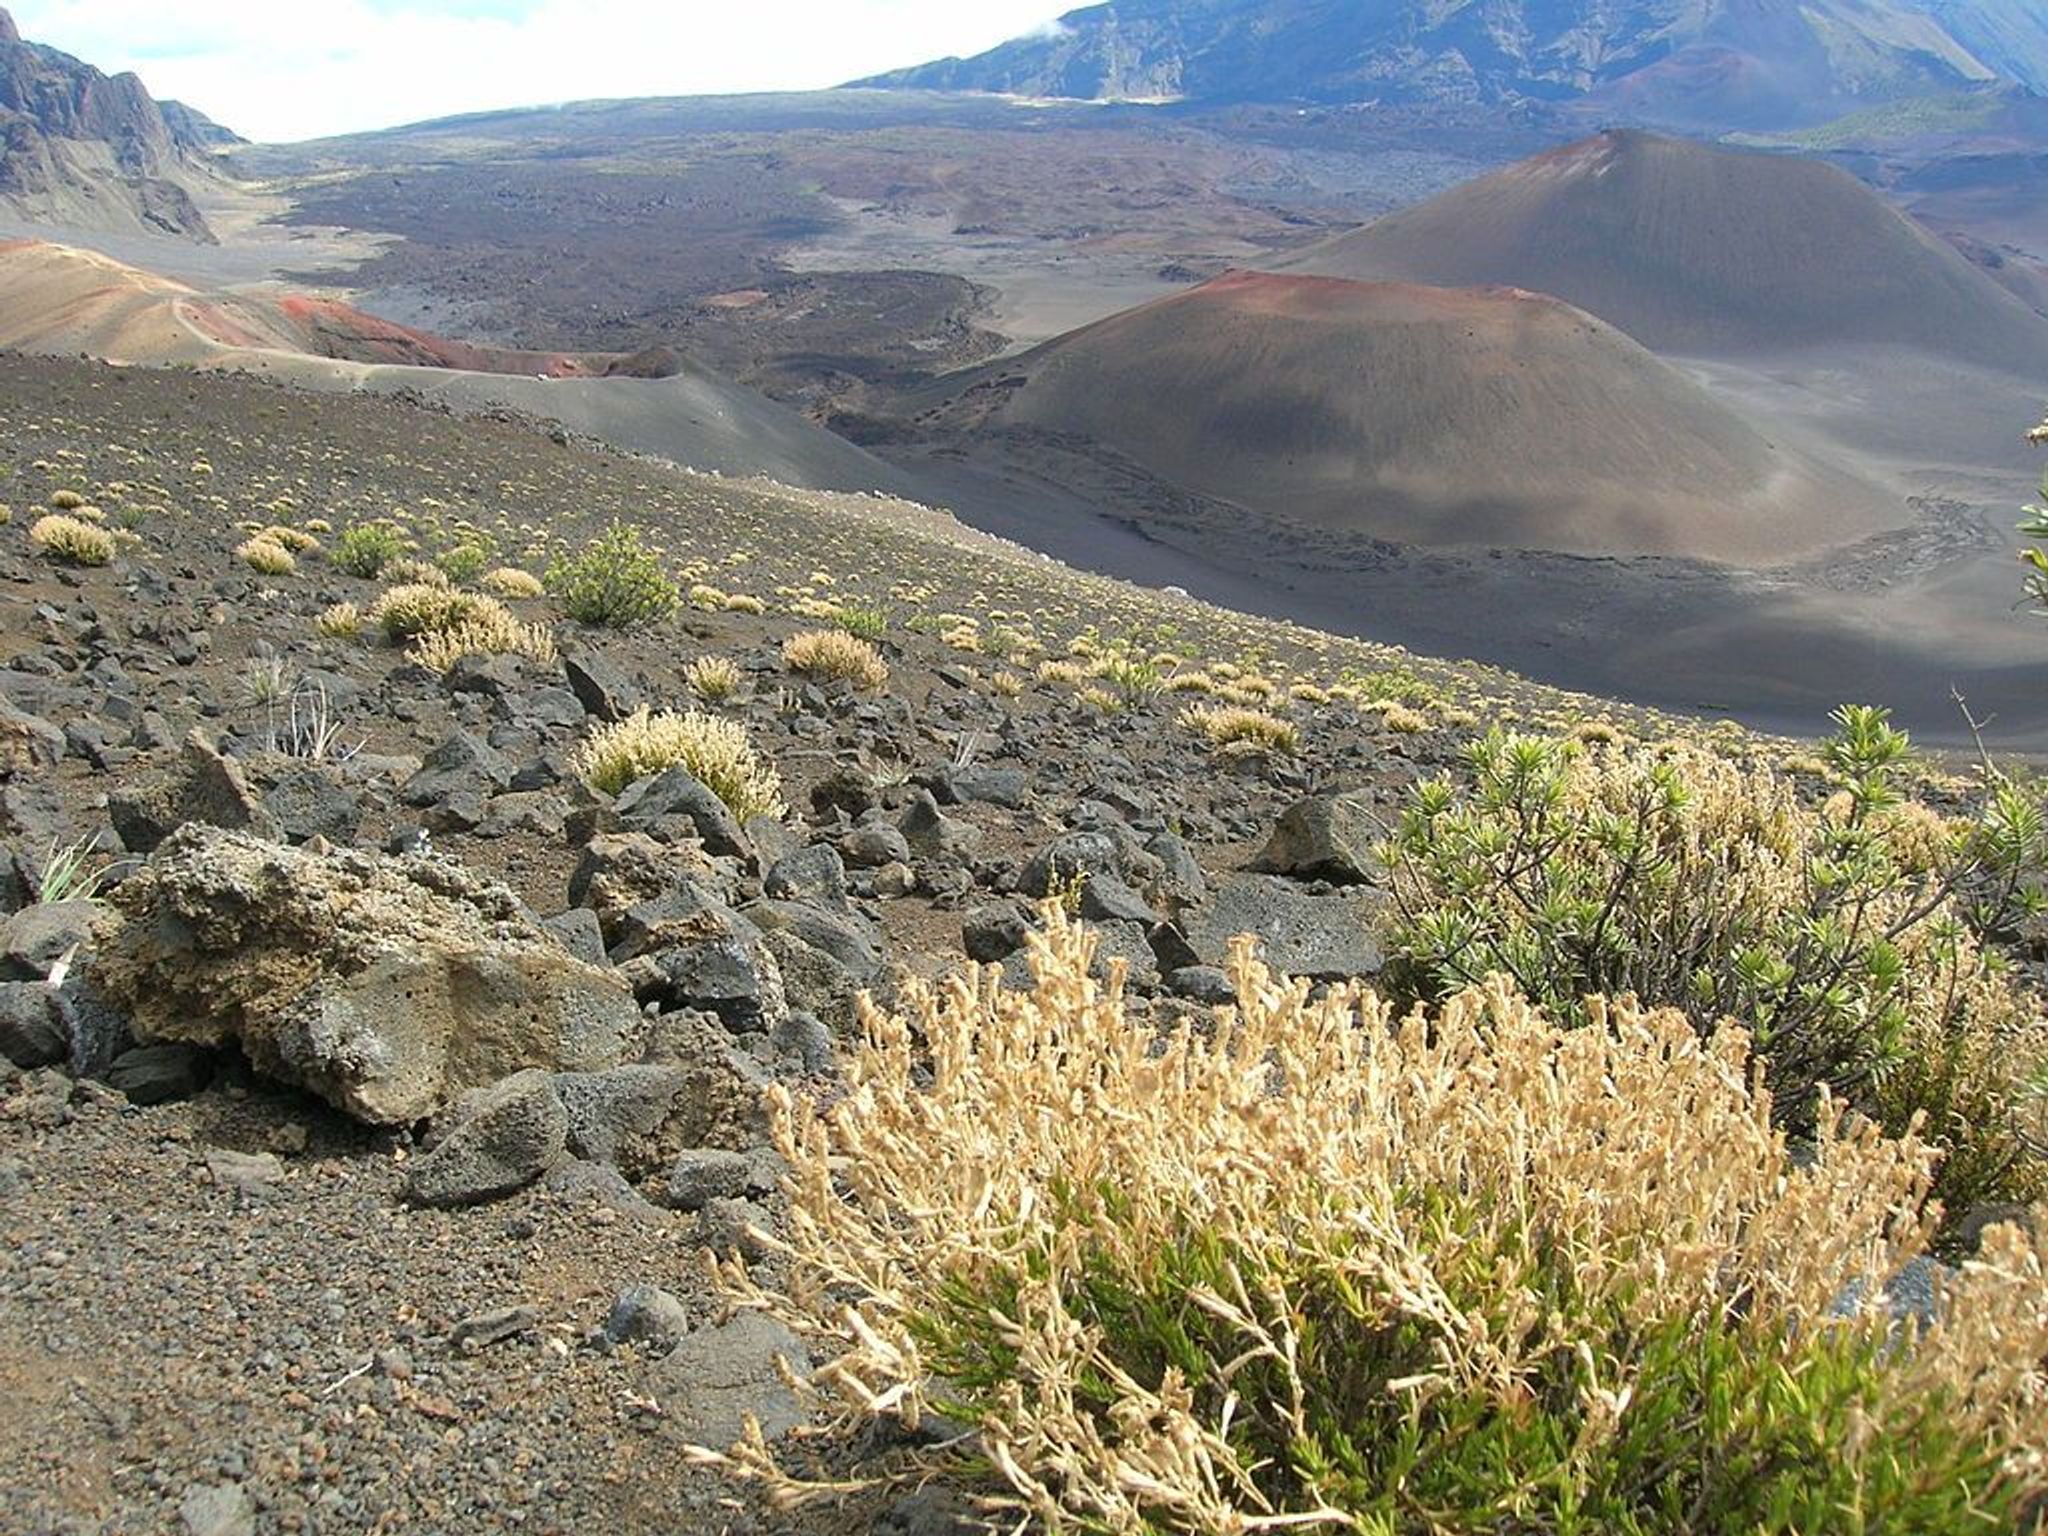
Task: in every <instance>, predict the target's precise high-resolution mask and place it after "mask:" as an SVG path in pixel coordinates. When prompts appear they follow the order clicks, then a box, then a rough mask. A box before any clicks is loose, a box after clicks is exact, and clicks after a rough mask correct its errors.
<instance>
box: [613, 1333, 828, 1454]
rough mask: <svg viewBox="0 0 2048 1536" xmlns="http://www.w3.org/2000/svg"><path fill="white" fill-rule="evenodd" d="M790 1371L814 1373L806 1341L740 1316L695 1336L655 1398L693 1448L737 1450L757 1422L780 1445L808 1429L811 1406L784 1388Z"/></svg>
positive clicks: (660, 1367) (655, 1375) (659, 1378)
mask: <svg viewBox="0 0 2048 1536" xmlns="http://www.w3.org/2000/svg"><path fill="white" fill-rule="evenodd" d="M778 1362H779V1363H778ZM784 1365H786V1366H787V1367H788V1368H789V1370H790V1371H791V1372H792V1373H793V1374H795V1375H797V1376H806V1375H808V1374H809V1373H810V1369H811V1356H810V1352H809V1351H808V1350H806V1349H805V1348H804V1345H803V1341H802V1340H801V1339H799V1338H798V1337H797V1336H796V1335H795V1334H793V1333H791V1332H790V1331H789V1329H787V1328H785V1327H784V1326H783V1325H782V1324H781V1323H778V1322H776V1321H775V1319H773V1318H771V1317H769V1316H767V1315H766V1314H764V1313H760V1312H736V1313H734V1314H733V1315H732V1316H731V1317H730V1318H728V1319H727V1320H726V1321H725V1322H722V1323H719V1324H717V1325H716V1326H714V1327H710V1328H700V1329H698V1330H697V1331H695V1332H694V1333H691V1334H689V1335H688V1336H687V1337H685V1338H684V1339H683V1340H682V1341H681V1342H680V1343H679V1344H677V1345H676V1347H675V1348H674V1349H673V1350H671V1351H670V1352H669V1353H668V1354H667V1355H666V1356H664V1357H663V1358H662V1359H661V1360H660V1361H659V1362H657V1363H656V1364H655V1366H654V1368H653V1372H652V1380H651V1383H650V1392H649V1395H650V1396H652V1397H654V1398H655V1399H656V1400H657V1401H658V1402H660V1404H661V1405H662V1408H663V1411H664V1413H665V1415H666V1417H667V1421H668V1423H669V1425H670V1426H671V1427H672V1428H673V1430H674V1431H675V1432H676V1433H677V1434H679V1435H680V1436H681V1437H682V1439H684V1440H685V1441H687V1442H689V1443H690V1444H693V1445H705V1446H711V1447H714V1448H719V1449H722V1448H724V1447H726V1446H729V1445H732V1444H734V1443H735V1442H736V1441H738V1439H739V1438H740V1436H741V1435H742V1434H744V1433H745V1432H746V1427H747V1419H748V1418H749V1417H752V1418H754V1419H756V1420H757V1421H759V1423H760V1425H761V1432H762V1434H764V1435H766V1436H768V1437H769V1438H770V1439H773V1438H774V1437H775V1436H777V1435H783V1434H787V1433H788V1432H789V1431H790V1430H792V1429H795V1428H796V1427H797V1426H798V1425H799V1424H802V1423H803V1422H805V1415H804V1409H803V1404H802V1403H801V1402H800V1401H798V1399H797V1395H796V1394H795V1393H794V1392H793V1391H791V1390H790V1387H789V1384H788V1383H787V1382H786V1381H784V1380H783V1376H782V1366H784Z"/></svg>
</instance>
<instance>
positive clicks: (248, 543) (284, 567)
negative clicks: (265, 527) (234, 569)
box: [235, 535, 299, 576]
mask: <svg viewBox="0 0 2048 1536" xmlns="http://www.w3.org/2000/svg"><path fill="white" fill-rule="evenodd" d="M235 558H236V559H237V560H239V561H241V562H242V564H244V565H246V566H248V567H249V569H250V570H252V571H255V572H257V573H258V574H259V575H263V576H289V575H291V573H292V572H293V571H295V570H297V569H298V566H299V562H298V561H297V560H295V559H293V558H292V552H291V551H290V550H288V549H286V548H285V547H284V546H283V545H282V544H279V543H276V542H275V541H273V540H272V539H271V538H270V537H269V536H268V535H259V536H257V537H256V538H253V539H247V540H244V541H243V542H242V543H241V544H239V545H237V546H236V547H235Z"/></svg>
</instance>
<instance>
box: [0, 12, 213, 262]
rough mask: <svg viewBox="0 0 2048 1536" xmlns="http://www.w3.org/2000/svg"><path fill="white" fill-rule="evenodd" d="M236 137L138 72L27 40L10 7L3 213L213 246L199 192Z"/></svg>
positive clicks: (1, 74) (1, 23)
mask: <svg viewBox="0 0 2048 1536" xmlns="http://www.w3.org/2000/svg"><path fill="white" fill-rule="evenodd" d="M233 142H237V141H236V139H235V136H234V135H233V134H230V133H228V132H227V130H226V129H224V128H222V127H220V125H219V124H217V123H215V122H213V121H212V120H211V119H210V118H207V117H206V116H205V115H203V114H202V113H199V112H195V111H193V110H192V109H191V108H189V107H184V106H181V105H178V104H177V103H170V104H169V110H168V111H166V109H165V107H164V106H160V105H159V104H158V103H157V102H156V100H155V99H154V98H153V97H151V95H150V94H149V91H148V90H147V88H145V87H144V85H143V83H142V81H141V80H140V79H138V78H137V77H136V76H134V75H132V74H121V75H111V76H110V75H106V74H104V73H102V72H101V71H99V70H97V69H95V68H93V67H92V66H91V65H90V64H86V63H83V62H81V61H80V60H78V59H74V58H73V57H71V55H69V54H68V53H60V52H59V51H58V50H56V49H55V48H46V47H43V46H41V45H40V44H37V43H30V42H24V41H23V40H22V36H21V32H20V29H19V28H18V27H17V26H16V25H15V23H14V18H13V17H12V16H10V15H8V13H7V12H6V11H5V10H0V209H4V210H5V211H7V212H9V213H12V214H13V215H15V216H16V217H19V218H23V219H27V220H29V221H31V222H34V223H38V224H48V225H56V226H62V227H68V228H73V229H84V230H126V231H135V230H141V231H145V232H149V233H158V234H174V235H181V236H184V237H186V238H189V239H195V240H206V241H211V240H212V238H213V235H212V232H211V231H210V230H209V229H208V228H207V226H206V219H205V216H204V215H203V214H202V213H201V212H200V210H199V206H198V204H197V203H195V202H194V201H193V198H192V193H191V186H192V185H193V184H194V183H195V182H196V181H197V180H199V179H201V178H203V177H205V176H207V175H208V174H210V172H209V170H208V167H207V164H206V161H207V157H208V156H209V155H210V154H211V152H212V151H213V150H214V149H215V148H217V147H218V146H220V145H222V144H225V143H233Z"/></svg>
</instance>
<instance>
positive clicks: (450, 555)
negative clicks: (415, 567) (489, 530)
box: [434, 535, 498, 586]
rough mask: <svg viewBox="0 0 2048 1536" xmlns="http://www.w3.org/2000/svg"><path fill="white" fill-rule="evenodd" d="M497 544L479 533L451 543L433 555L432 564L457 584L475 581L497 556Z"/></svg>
mask: <svg viewBox="0 0 2048 1536" xmlns="http://www.w3.org/2000/svg"><path fill="white" fill-rule="evenodd" d="M497 554H498V551H497V546H496V545H495V544H494V543H492V542H491V540H489V539H487V538H484V537H482V536H481V535H478V536H475V537H471V538H467V539H464V540H463V541H462V542H461V543H459V544H452V545H450V546H449V547H448V548H446V549H444V550H442V551H441V553H440V554H438V555H436V556H435V557H434V564H436V565H438V566H439V567H440V568H441V571H442V574H443V575H445V576H446V577H447V578H448V579H449V580H450V581H452V582H454V583H456V584H457V585H458V586H461V585H465V584H467V583H469V582H472V581H475V580H476V579H477V578H478V577H479V576H481V575H483V574H484V572H486V571H487V570H489V569H490V568H491V562H492V561H493V560H495V559H496V558H497Z"/></svg>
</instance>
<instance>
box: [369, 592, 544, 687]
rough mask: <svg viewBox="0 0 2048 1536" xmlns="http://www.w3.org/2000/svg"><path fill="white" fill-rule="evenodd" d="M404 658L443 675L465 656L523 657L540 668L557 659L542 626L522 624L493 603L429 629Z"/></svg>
mask: <svg viewBox="0 0 2048 1536" xmlns="http://www.w3.org/2000/svg"><path fill="white" fill-rule="evenodd" d="M406 655H407V656H409V657H410V658H411V659H412V660H414V661H416V662H418V663H419V664H420V665H421V666H423V667H425V668H426V669H427V670H428V671H430V672H447V671H448V670H449V669H450V668H452V667H453V666H454V665H455V663H457V662H458V661H460V660H462V658H463V657H465V656H525V657H528V658H530V659H531V660H534V661H537V662H540V663H541V664H542V665H544V666H545V665H552V664H553V663H554V662H555V660H556V659H557V653H556V650H555V637H554V636H553V635H552V634H550V633H549V632H548V628H547V626H546V625H545V624H523V623H521V622H520V621H519V620H518V619H515V618H513V617H512V615H511V614H509V613H507V612H505V610H504V609H502V608H499V607H497V606H496V605H495V604H494V605H492V606H491V607H489V608H484V609H480V610H479V611H478V612H477V613H475V614H473V615H472V616H471V617H469V618H466V619H464V620H462V621H461V622H459V623H457V624H455V625H453V626H451V627H450V628H448V629H442V630H429V631H428V632H427V633H425V634H423V635H421V636H420V637H419V638H418V639H416V640H414V641H413V643H412V646H411V647H410V649H408V650H407V652H406Z"/></svg>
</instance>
